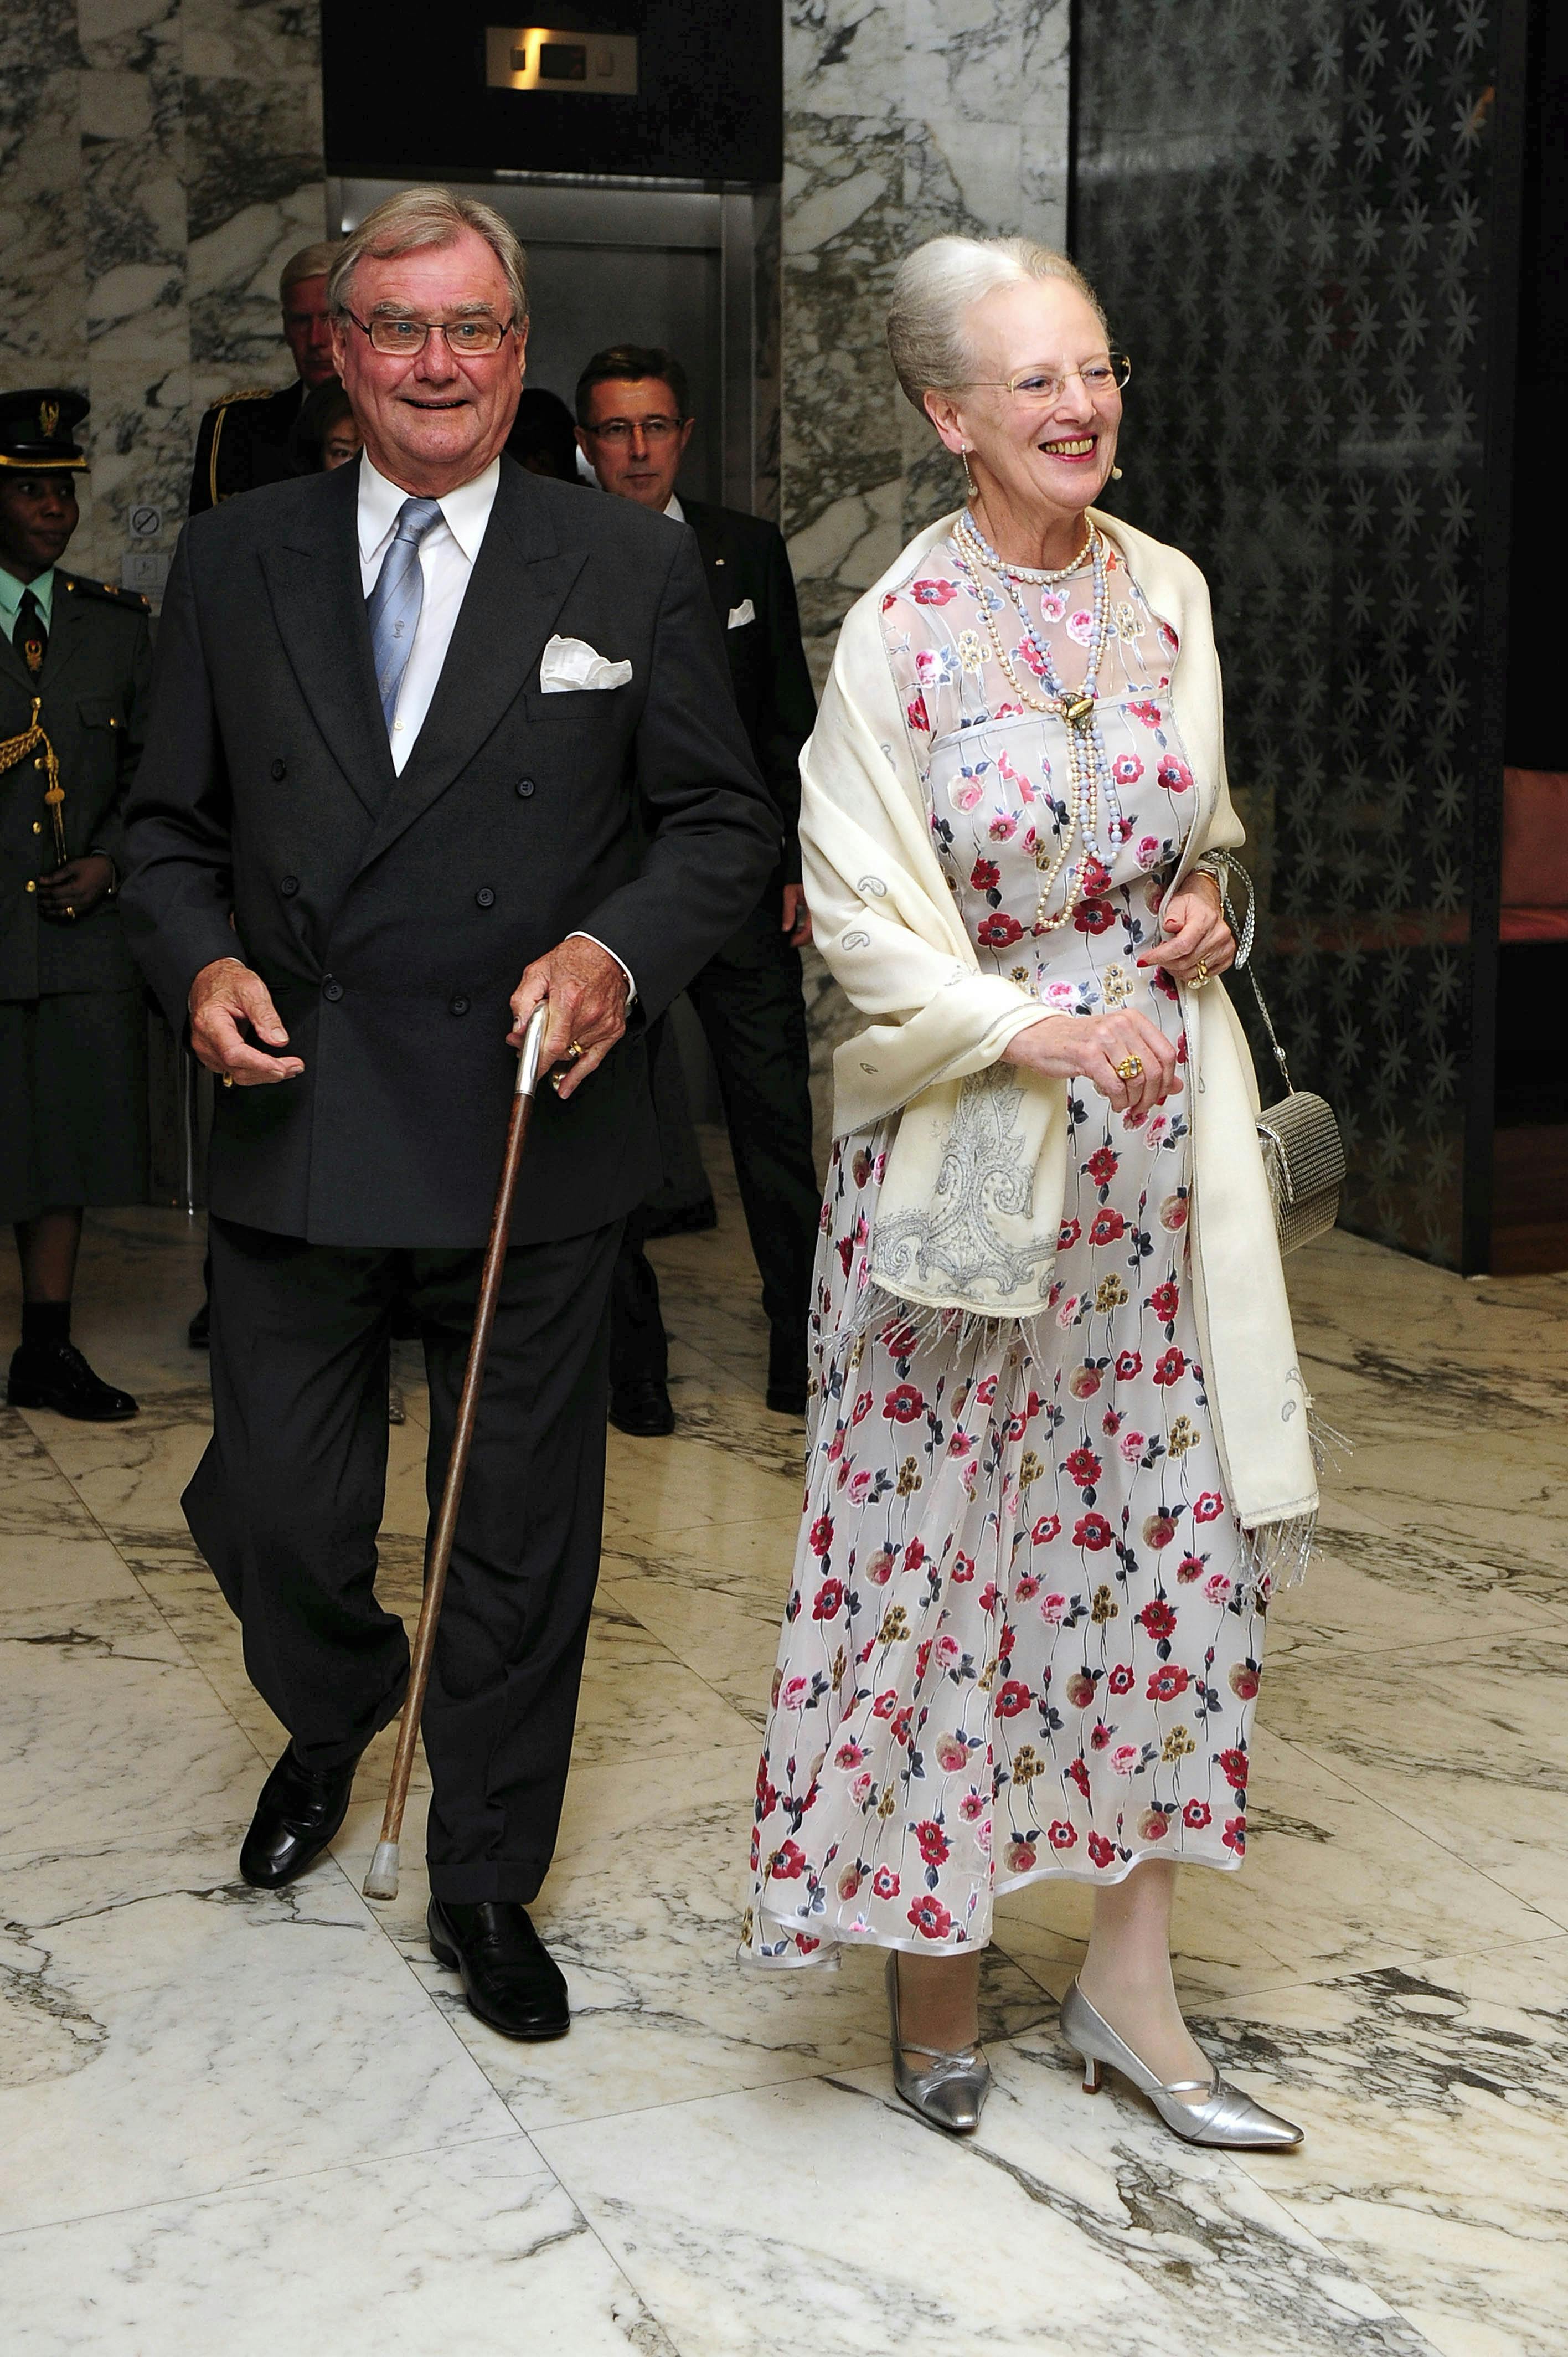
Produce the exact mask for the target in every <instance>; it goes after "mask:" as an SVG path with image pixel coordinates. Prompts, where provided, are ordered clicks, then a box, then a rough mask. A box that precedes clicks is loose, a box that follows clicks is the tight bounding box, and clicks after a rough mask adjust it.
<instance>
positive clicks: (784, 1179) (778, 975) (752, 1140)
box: [611, 892, 822, 1383]
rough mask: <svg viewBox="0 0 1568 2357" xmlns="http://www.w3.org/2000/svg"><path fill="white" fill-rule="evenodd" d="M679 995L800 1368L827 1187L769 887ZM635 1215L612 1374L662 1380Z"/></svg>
mask: <svg viewBox="0 0 1568 2357" xmlns="http://www.w3.org/2000/svg"><path fill="white" fill-rule="evenodd" d="M686 995H687V996H688V997H689V998H690V1000H691V1002H692V1004H693V1006H694V1007H695V1009H696V1011H697V1017H698V1020H699V1021H700V1022H701V1024H702V1027H703V1031H704V1033H705V1034H706V1037H707V1041H708V1046H709V1048H710V1049H712V1051H713V1059H714V1067H715V1069H716V1070H717V1072H718V1078H719V1093H720V1096H721V1097H722V1099H723V1101H724V1109H725V1124H726V1126H727V1128H728V1130H729V1139H730V1148H731V1151H732V1153H733V1154H734V1157H735V1175H736V1182H737V1184H738V1186H739V1189H740V1200H741V1209H742V1210H743V1211H744V1212H745V1214H746V1232H747V1234H748V1235H749V1236H750V1239H751V1249H752V1254H753V1257H754V1258H755V1260H756V1262H757V1272H758V1274H759V1275H760V1276H761V1279H762V1307H763V1309H764V1311H765V1313H766V1315H767V1317H768V1323H769V1324H770V1325H771V1326H772V1327H773V1328H774V1329H776V1331H778V1332H779V1334H781V1335H796V1336H798V1337H799V1340H800V1370H801V1373H802V1377H803V1375H804V1370H805V1358H806V1318H807V1313H808V1311H809V1309H810V1307H811V1267H812V1264H813V1262H814V1260H815V1257H816V1249H817V1228H818V1224H819V1221H820V1218H821V1213H822V1187H821V1184H820V1182H819V1180H818V1178H817V1168H816V1163H815V1160H814V1158H813V1155H812V1151H811V1043H810V1040H809V1039H808V1038H807V1033H806V1006H805V1000H804V998H803V997H802V996H801V991H800V952H799V951H798V950H793V949H791V948H790V946H789V941H788V939H787V938H786V936H785V934H784V933H783V931H781V930H780V927H779V915H778V909H777V905H776V896H775V895H774V894H773V893H772V892H769V893H768V896H767V897H766V898H765V899H764V900H763V902H762V904H761V906H760V907H759V908H758V909H757V910H756V911H755V913H754V915H753V916H752V917H751V918H750V920H748V921H747V923H746V925H744V926H743V927H742V928H741V930H740V931H739V932H738V933H736V934H735V935H734V936H732V938H731V939H730V940H729V941H727V942H725V946H724V948H723V949H722V950H721V951H720V952H718V954H717V956H716V957H712V958H710V959H709V960H708V963H706V965H704V966H703V968H702V969H701V971H700V972H699V973H698V974H696V975H695V976H694V977H693V980H692V981H691V982H689V983H688V984H687V985H686ZM642 1227H643V1223H642V1222H640V1221H639V1214H638V1213H637V1212H633V1214H632V1216H631V1218H630V1219H629V1220H628V1222H627V1232H626V1241H625V1243H624V1244H623V1246H622V1250H621V1254H620V1259H619V1262H618V1265H617V1268H616V1274H615V1320H614V1340H613V1344H612V1352H611V1372H612V1374H613V1377H614V1380H615V1382H616V1383H628V1382H630V1381H632V1380H633V1379H634V1378H636V1377H638V1376H643V1375H652V1376H655V1377H657V1378H658V1379H659V1380H660V1381H662V1380H663V1377H664V1372H665V1363H666V1349H665V1339H664V1327H663V1321H662V1318H661V1317H660V1308H659V1286H658V1280H657V1279H656V1278H655V1276H654V1274H653V1270H652V1267H651V1265H650V1263H649V1261H648V1259H647V1257H646V1255H645V1254H644V1253H643V1251H642Z"/></svg>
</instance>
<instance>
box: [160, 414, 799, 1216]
mask: <svg viewBox="0 0 1568 2357" xmlns="http://www.w3.org/2000/svg"><path fill="white" fill-rule="evenodd" d="M358 486H359V469H358V468H357V467H344V468H338V470H337V471H336V472H334V473H332V474H329V475H322V476H312V477H308V478H306V479H302V480H300V481H298V482H292V483H284V484H277V485H273V486H269V487H267V488H265V489H263V490H257V491H254V492H252V493H251V494H250V495H249V496H248V497H247V498H245V499H242V500H231V501H228V502H226V503H225V504H224V505H222V506H220V507H219V508H217V509H215V510H213V511H211V512H210V513H209V514H207V515H202V516H199V517H196V518H194V519H193V520H192V522H190V523H189V524H188V527H187V529H186V532H185V534H184V536H183V538H182V540H181V542H180V545H179V550H178V553H177V556H176V559H175V564H174V567H173V571H172V573H171V575H170V578H169V586H168V592H167V597H166V603H165V607H164V612H163V619H162V622H161V625H160V628H159V632H158V645H157V653H156V666H155V676H154V689H153V705H152V716H151V722H150V726H149V730H148V737H147V744H146V749H145V755H144V758H143V761H142V766H141V771H140V774H139V777H138V780H137V783H136V789H135V792H134V797H133V800H132V802H131V804H130V807H129V810H128V813H127V857H128V874H127V877H126V881H125V884H124V891H123V895H122V906H123V908H124V919H125V923H126V926H127V929H128V932H129V935H130V940H131V944H132V947H133V950H134V953H135V955H136V957H137V958H138V959H139V960H140V962H141V963H142V965H143V967H144V968H145V972H146V974H147V975H148V977H149V978H150V980H151V982H152V984H153V985H154V987H155V989H156V991H157V993H158V996H159V997H160V999H161V1001H162V1003H163V1006H164V1007H165V1009H166V1013H167V1015H168V1017H169V1020H170V1021H171V1023H173V1024H174V1025H175V1026H176V1028H183V1027H184V1024H185V1021H186V1006H187V996H188V991H189V988H190V985H191V982H192V980H193V979H194V977H195V975H196V974H198V973H199V970H200V969H201V968H202V967H203V966H204V965H206V964H208V963H209V962H210V961H211V960H213V959H214V958H219V957H223V956H226V955H235V954H237V955H239V956H240V957H242V958H243V959H244V961H245V962H246V963H248V964H250V965H252V966H253V967H254V968H255V969H256V970H257V972H258V973H260V974H262V976H263V979H264V980H265V982H266V984H267V985H268V988H269V989H270V990H271V992H272V994H273V996H274V1000H275V1002H276V1004H277V1006H278V1010H279V1013H280V1015H281V1016H282V1018H283V1020H284V1022H285V1024H286V1026H287V1027H288V1030H289V1034H290V1044H291V1049H292V1051H293V1052H295V1053H297V1054H299V1055H301V1056H302V1057H303V1058H304V1060H305V1068H306V1069H305V1075H304V1078H303V1079H302V1080H299V1081H295V1082H288V1083H285V1084H281V1085H279V1086H277V1087H275V1088H261V1089H233V1090H221V1091H220V1092H219V1093H218V1103H217V1119H216V1123H215V1127H214V1134H213V1144H212V1164H211V1177H210V1201H211V1207H212V1209H213V1210H214V1211H216V1212H218V1213H219V1214H220V1216H222V1217H225V1218H228V1219H231V1220H235V1221H241V1222H245V1223H247V1224H249V1225H251V1226H254V1227H259V1228H264V1229H269V1230H272V1231H274V1232H279V1233H282V1234H286V1235H295V1236H303V1237H306V1238H308V1239H309V1240H310V1241H311V1242H313V1243H326V1244H375V1245H394V1246H402V1245H435V1246H448V1245H449V1246H473V1245H478V1244H482V1243H483V1242H484V1240H485V1236H486V1233H487V1231H488V1226H489V1211H490V1204H491V1199H492V1195H493V1191H494V1188H495V1182H496V1176H497V1172H498V1169H499V1161H500V1155H501V1147H502V1142H503V1137H504V1133H505V1127H506V1122H507V1117H508V1113H509V1108H510V1091H511V1085H512V1079H513V1074H514V1071H515V1064H514V1060H513V1056H512V1054H511V1051H510V1049H508V1048H507V1047H506V1044H505V1035H506V1031H507V1028H508V1024H509V1019H510V1018H509V1014H508V1006H507V1002H508V999H509V996H510V993H511V992H512V990H513V989H515V987H516V985H517V983H518V981H519V979H520V977H521V974H522V970H523V968H524V966H525V965H526V964H527V963H529V961H530V960H531V959H532V958H534V957H537V956H538V955H540V954H541V953H542V952H544V951H546V950H548V949H550V948H552V947H553V945H554V944H555V943H556V942H559V941H560V940H561V939H562V938H563V937H564V935H565V934H567V933H569V932H572V931H575V930H577V929H582V930H584V931H588V932H591V933H592V934H594V935H595V936H596V938H597V939H598V940H599V941H601V942H604V943H605V945H606V946H607V948H609V949H611V950H613V951H614V952H616V954H617V955H618V957H620V958H621V959H622V960H623V961H624V963H626V965H627V966H628V968H629V969H630V971H631V974H633V976H634V978H635V981H636V985H637V991H638V1005H637V1008H636V1009H635V1011H634V1017H633V1022H632V1028H631V1030H630V1032H629V1033H628V1038H627V1039H624V1040H623V1041H621V1042H620V1043H619V1045H618V1047H617V1048H616V1049H614V1051H613V1052H612V1054H611V1055H610V1057H609V1058H608V1060H607V1062H606V1064H605V1065H604V1067H603V1068H602V1069H601V1070H600V1071H598V1072H596V1073H595V1074H594V1075H593V1076H592V1077H591V1078H590V1080H589V1081H588V1082H585V1084H584V1086H583V1087H582V1088H581V1089H580V1090H579V1091H578V1092H577V1093H576V1094H575V1096H574V1097H573V1098H572V1099H571V1100H570V1101H569V1102H568V1103H566V1104H564V1105H563V1104H562V1103H560V1102H559V1101H558V1100H557V1099H556V1098H555V1097H554V1095H553V1092H551V1091H549V1090H543V1091H542V1092H541V1096H540V1102H539V1105H538V1109H537V1113H536V1115H535V1125H534V1130H533V1134H532V1138H531V1141H530V1146H529V1155H528V1169H527V1175H526V1178H525V1180H524V1184H523V1187H522V1189H521V1194H520V1199H519V1203H518V1210H517V1217H516V1222H515V1224H514V1229H513V1234H514V1238H515V1239H516V1241H518V1242H519V1243H526V1242H529V1241H531V1240H536V1239H543V1238H548V1237H560V1236H566V1235H573V1234H578V1233H582V1232H585V1231H587V1230H588V1229H590V1228H593V1227H596V1226H599V1225H601V1224H603V1223H606V1222H609V1221H611V1220H613V1219H616V1218H618V1217H619V1216H620V1215H621V1214H622V1213H623V1212H624V1211H628V1210H629V1209H630V1207H631V1206H632V1205H633V1204H634V1203H636V1202H638V1201H639V1200H641V1198H642V1197H643V1196H644V1195H645V1194H646V1193H647V1192H648V1191H649V1189H650V1187H651V1186H653V1185H654V1184H655V1183H656V1182H657V1179H658V1176H659V1149H658V1141H657V1135H656V1132H655V1128H654V1124H653V1114H652V1107H651V1103H650V1097H649V1092H648V1084H647V1072H646V1059H645V1055H644V1049H643V1045H642V1040H641V1037H640V1028H641V1024H642V1022H643V1021H644V1020H646V1018H647V1017H650V1016H653V1015H656V1014H658V1013H659V1011H660V1009H661V1008H662V1007H663V1006H666V1005H667V1004H668V1003H669V1001H670V1000H671V998H672V997H673V996H675V994H676V993H677V992H678V991H679V990H680V989H682V987H683V985H685V983H686V982H687V980H688V979H689V978H690V976H691V975H692V974H694V973H695V972H696V970H697V969H698V967H699V966H701V965H702V964H703V962H704V961H705V960H706V959H707V958H708V957H709V956H711V954H712V953H713V952H714V950H716V949H717V948H718V946H719V944H720V943H721V942H723V941H724V940H725V938H726V936H727V935H728V934H730V933H732V932H733V931H734V930H735V928H736V924H737V923H738V922H739V921H740V920H741V919H742V918H743V917H744V916H745V915H746V912H747V910H748V909H751V908H752V907H753V906H754V905H755V903H756V900H757V896H758V894H759V892H760V891H761V889H762V887H763V885H764V883H765V882H766V880H767V877H768V873H769V871H770V870H771V869H772V868H773V866H774V865H775V863H776V861H777V860H778V858H779V847H780V827H779V818H778V813H777V812H776V810H775V809H774V806H773V804H772V802H771V801H770V800H769V797H768V792H767V790H766V788H765V787H764V786H763V784H762V781H761V780H760V778H759V776H758V774H757V767H756V764H755V761H754V759H753V758H752V754H751V751H750V748H749V747H748V745H747V742H746V732H745V730H744V728H743V727H742V726H741V723H740V720H739V718H738V716H737V715H736V706H735V700H734V697H733V695H732V694H731V690H730V683H729V679H728V675H727V671H726V664H725V649H724V644H723V639H722V634H721V632H720V630H719V628H718V625H717V622H716V619H715V617H714V608H713V604H712V601H711V598H710V597H709V593H708V588H707V584H706V582H705V580H704V578H703V567H702V564H701V561H700V559H699V556H698V553H697V548H696V544H695V543H694V541H693V536H692V534H691V533H689V532H687V531H681V532H671V528H670V525H669V522H667V520H666V519H665V518H664V517H662V516H657V515H651V514H649V513H647V512H645V511H643V510H642V509H640V508H639V507H638V506H636V505H635V504H634V503H633V502H632V501H630V500H608V499H589V498H586V497H585V496H584V494H583V493H582V492H581V491H580V490H577V489H576V488H575V486H571V485H566V484H558V483H554V482H551V481H549V480H547V479H543V478H542V477H538V476H534V475H530V474H526V473H524V471H523V470H522V469H521V468H519V467H517V466H515V465H514V464H513V463H512V462H511V461H510V459H506V458H503V459H502V461H501V471H500V484H499V490H498V491H497V494H496V500H495V506H494V508H493V510H492V511H491V515H490V520H489V526H488V528H487V531H486V533H485V539H484V544H483V546H482V548H481V550H480V553H479V556H478V562H477V563H476V565H475V567H474V572H473V576H472V579H471V580H470V582H469V585H468V589H467V596H466V597H465V599H464V602H463V607H462V611H461V613H460V615H459V617H458V620H457V625H456V630H455V631H454V633H453V637H452V642H451V647H450V650H449V651H448V654H447V657H446V665H445V668H444V670H443V672H442V675H441V680H440V684H439V686H438V688H437V690H436V693H435V700H434V702H433V703H432V705H431V707H430V711H429V715H428V716H427V718H426V720H425V722H424V727H423V729H422V731H421V733H420V736H419V738H418V741H417V743H416V745H415V747H414V749H413V755H412V757H411V759H410V760H409V762H408V765H407V767H406V768H405V769H404V770H403V774H402V776H401V777H398V776H396V775H395V774H394V772H393V770H392V759H391V755H390V753H389V750H388V745H387V732H386V726H385V722H384V720H383V718H382V715H381V705H380V704H379V701H378V699H377V695H376V688H375V680H374V675H373V669H372V664H371V644H370V634H369V626H368V622H367V618H366V608H365V598H364V594H363V590H362V587H361V582H360V558H359V548H358V540H357V506H358ZM553 635H559V636H561V637H565V638H575V639H581V640H586V641H587V642H588V643H589V645H591V646H592V647H594V648H595V649H596V651H598V653H600V654H601V655H604V656H606V657H607V658H608V659H610V660H611V661H612V662H618V661H621V660H625V661H628V662H630V664H631V679H630V681H629V683H628V684H627V685H625V686H623V687H618V688H614V689H610V690H578V691H575V692H568V693H565V694H542V693H541V692H540V685H539V678H540V658H541V656H542V653H543V651H544V647H545V642H546V640H548V639H550V638H551V637H552V636H553ZM639 802H640V819H639ZM231 914H232V924H231Z"/></svg>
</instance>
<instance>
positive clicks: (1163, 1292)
mask: <svg viewBox="0 0 1568 2357" xmlns="http://www.w3.org/2000/svg"><path fill="white" fill-rule="evenodd" d="M1149 1307H1150V1308H1151V1309H1152V1310H1153V1311H1154V1313H1155V1317H1156V1318H1158V1319H1159V1320H1160V1322H1161V1324H1162V1325H1165V1326H1168V1325H1169V1323H1170V1321H1171V1319H1172V1318H1174V1317H1175V1316H1176V1311H1177V1310H1178V1309H1179V1308H1181V1295H1180V1293H1179V1292H1178V1291H1177V1289H1176V1286H1174V1285H1172V1284H1171V1283H1169V1281H1168V1280H1167V1282H1166V1283H1165V1284H1164V1285H1156V1286H1155V1289H1154V1291H1153V1293H1151V1294H1150V1296H1149Z"/></svg>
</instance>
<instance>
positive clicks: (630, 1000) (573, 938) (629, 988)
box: [566, 925, 637, 1011]
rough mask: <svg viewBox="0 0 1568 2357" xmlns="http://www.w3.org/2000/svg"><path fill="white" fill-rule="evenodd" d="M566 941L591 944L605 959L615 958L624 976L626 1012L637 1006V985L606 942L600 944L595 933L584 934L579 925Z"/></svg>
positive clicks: (625, 964) (568, 935)
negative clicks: (603, 954)
mask: <svg viewBox="0 0 1568 2357" xmlns="http://www.w3.org/2000/svg"><path fill="white" fill-rule="evenodd" d="M566 939H567V940H568V941H569V942H593V944H594V947H595V948H596V950H603V951H604V953H605V955H606V957H611V958H616V963H617V965H618V966H619V968H620V970H621V972H622V974H625V976H626V1003H627V1007H628V1011H629V1010H630V1009H631V1008H632V1007H634V1006H636V1005H637V985H636V983H635V982H634V981H633V980H632V975H631V968H630V966H628V963H627V962H626V960H625V958H619V957H616V953H615V952H614V950H612V949H611V948H610V947H609V946H608V944H607V942H601V941H600V939H599V937H598V935H597V934H596V933H585V932H584V931H583V929H582V927H581V926H580V925H579V926H578V928H577V930H576V931H575V933H568V934H567V936H566Z"/></svg>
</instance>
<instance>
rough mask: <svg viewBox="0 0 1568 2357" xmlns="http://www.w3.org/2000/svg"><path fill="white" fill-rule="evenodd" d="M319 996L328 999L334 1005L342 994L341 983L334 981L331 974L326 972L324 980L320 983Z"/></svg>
mask: <svg viewBox="0 0 1568 2357" xmlns="http://www.w3.org/2000/svg"><path fill="white" fill-rule="evenodd" d="M321 996H322V997H323V998H327V999H330V1000H331V1002H332V1004H333V1006H336V1005H337V1004H338V1000H339V999H340V998H341V997H342V996H343V985H342V984H341V983H340V982H335V981H334V980H333V978H332V976H331V975H330V974H328V977H327V979H326V981H325V982H324V983H323V984H322V985H321Z"/></svg>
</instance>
